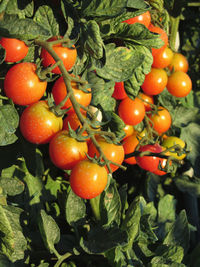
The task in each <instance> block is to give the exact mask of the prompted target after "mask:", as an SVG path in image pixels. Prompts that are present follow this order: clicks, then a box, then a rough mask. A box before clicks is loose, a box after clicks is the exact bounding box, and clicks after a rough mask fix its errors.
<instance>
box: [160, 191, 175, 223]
mask: <svg viewBox="0 0 200 267" xmlns="http://www.w3.org/2000/svg"><path fill="white" fill-rule="evenodd" d="M175 216H176V200H175V199H174V196H172V195H169V194H167V195H165V196H164V197H162V198H161V199H160V201H159V203H158V222H159V223H165V222H167V221H175Z"/></svg>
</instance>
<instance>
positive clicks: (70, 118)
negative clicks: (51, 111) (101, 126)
mask: <svg viewBox="0 0 200 267" xmlns="http://www.w3.org/2000/svg"><path fill="white" fill-rule="evenodd" d="M82 115H83V116H84V117H85V118H86V112H83V113H82ZM68 124H70V127H71V128H72V130H77V129H78V128H80V129H81V128H82V124H81V122H80V121H79V119H78V116H77V115H76V113H75V112H71V113H69V114H67V117H65V118H64V120H63V130H69V126H68ZM83 135H84V136H87V132H86V131H84V132H83Z"/></svg>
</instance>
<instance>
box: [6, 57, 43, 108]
mask: <svg viewBox="0 0 200 267" xmlns="http://www.w3.org/2000/svg"><path fill="white" fill-rule="evenodd" d="M35 71H36V65H35V64H34V63H29V62H23V63H18V64H16V65H14V66H13V67H11V68H10V69H9V71H8V72H7V74H6V76H5V80H4V91H5V94H6V96H7V97H9V98H11V99H12V101H13V102H14V103H15V104H17V105H24V106H26V105H30V104H33V103H35V102H37V101H38V100H40V98H41V97H42V96H43V94H44V92H45V91H46V88H47V82H46V81H44V82H42V81H40V79H39V78H38V76H37V74H36V72H35Z"/></svg>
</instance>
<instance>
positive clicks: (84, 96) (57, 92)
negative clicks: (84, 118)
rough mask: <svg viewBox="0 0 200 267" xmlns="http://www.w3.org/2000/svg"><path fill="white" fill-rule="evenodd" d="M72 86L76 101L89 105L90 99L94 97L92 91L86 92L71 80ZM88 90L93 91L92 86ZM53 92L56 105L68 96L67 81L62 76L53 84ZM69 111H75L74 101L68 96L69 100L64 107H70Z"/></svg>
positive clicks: (85, 105)
mask: <svg viewBox="0 0 200 267" xmlns="http://www.w3.org/2000/svg"><path fill="white" fill-rule="evenodd" d="M71 86H72V90H73V93H74V96H75V98H76V101H77V102H78V103H79V104H81V105H83V106H84V107H87V106H88V105H89V104H90V101H91V99H92V94H91V93H86V92H84V91H82V90H80V89H79V88H78V83H77V82H74V81H71ZM87 91H91V89H90V88H88V89H87ZM52 94H53V98H54V100H55V103H56V105H58V104H60V102H61V101H62V100H63V99H64V98H65V97H66V95H67V89H66V85H65V82H64V80H63V77H60V78H59V79H58V80H57V81H56V82H55V83H54V85H53V88H52ZM70 107H71V109H70V111H69V112H73V111H74V109H73V107H72V103H71V101H70V99H69V98H68V99H67V101H66V102H65V104H64V106H63V107H62V108H63V109H66V108H70Z"/></svg>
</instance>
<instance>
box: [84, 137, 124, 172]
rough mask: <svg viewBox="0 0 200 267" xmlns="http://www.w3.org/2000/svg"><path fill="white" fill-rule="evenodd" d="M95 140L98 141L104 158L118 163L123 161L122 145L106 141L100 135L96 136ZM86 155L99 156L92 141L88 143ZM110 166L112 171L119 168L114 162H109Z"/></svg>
mask: <svg viewBox="0 0 200 267" xmlns="http://www.w3.org/2000/svg"><path fill="white" fill-rule="evenodd" d="M97 141H98V143H99V145H100V147H101V149H102V151H103V153H104V155H105V156H106V158H107V159H108V160H111V161H113V162H115V163H118V164H121V163H122V162H123V160H124V148H123V146H122V145H115V144H112V143H107V142H106V141H105V140H104V139H103V138H101V137H97ZM88 155H89V156H90V157H94V156H95V155H97V157H99V152H98V150H97V149H96V147H95V145H94V144H93V143H90V144H89V147H88ZM110 167H111V170H112V172H114V171H116V170H117V169H118V168H119V167H118V166H116V165H114V164H110Z"/></svg>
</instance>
